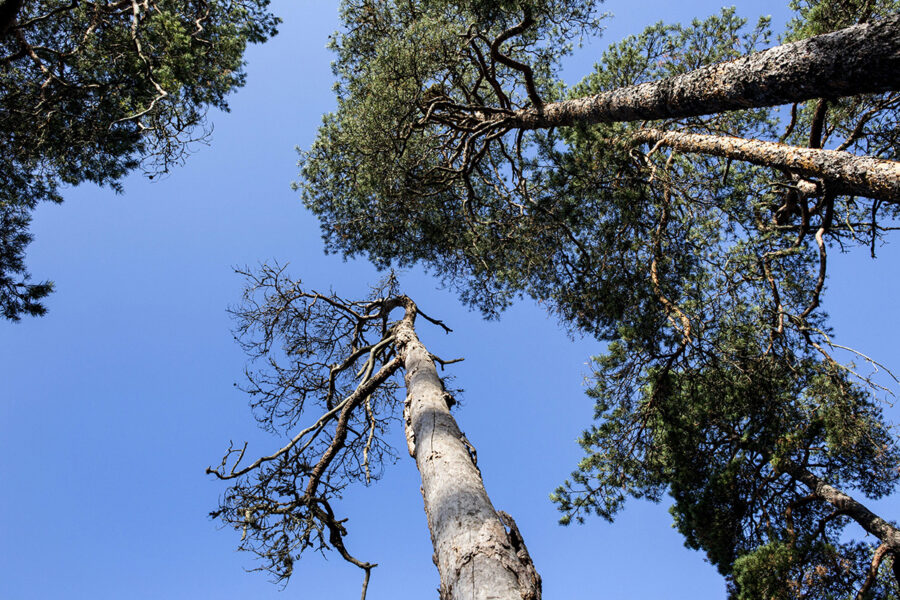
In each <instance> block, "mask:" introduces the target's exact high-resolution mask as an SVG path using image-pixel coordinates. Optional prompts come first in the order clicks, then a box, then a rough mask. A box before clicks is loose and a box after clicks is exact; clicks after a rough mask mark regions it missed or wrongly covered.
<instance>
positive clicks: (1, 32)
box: [0, 0, 25, 36]
mask: <svg viewBox="0 0 900 600" xmlns="http://www.w3.org/2000/svg"><path fill="white" fill-rule="evenodd" d="M24 3H25V2H24V0H0V36H5V35H6V34H7V32H8V31H9V30H10V29H12V26H13V25H15V24H16V17H18V16H19V11H20V10H22V5H23V4H24Z"/></svg>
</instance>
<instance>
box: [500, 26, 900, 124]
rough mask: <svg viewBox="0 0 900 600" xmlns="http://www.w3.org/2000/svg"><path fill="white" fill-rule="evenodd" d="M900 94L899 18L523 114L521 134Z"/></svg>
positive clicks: (519, 119) (515, 120)
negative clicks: (815, 101)
mask: <svg viewBox="0 0 900 600" xmlns="http://www.w3.org/2000/svg"><path fill="white" fill-rule="evenodd" d="M898 88H900V14H894V15H891V16H889V17H886V18H884V19H881V20H879V21H875V22H872V23H866V24H863V25H855V26H853V27H848V28H846V29H841V30H839V31H835V32H833V33H827V34H824V35H819V36H815V37H812V38H808V39H805V40H801V41H798V42H792V43H790V44H782V45H781V46H775V47H774V48H769V49H768V50H764V51H762V52H757V53H755V54H750V55H748V56H744V57H741V58H737V59H735V60H731V61H727V62H723V63H718V64H714V65H710V66H707V67H703V68H701V69H697V70H695V71H691V72H689V73H685V74H684V75H679V76H677V77H671V78H668V79H663V80H660V81H652V82H647V83H642V84H639V85H633V86H628V87H623V88H619V89H616V90H611V91H608V92H603V93H601V94H597V95H595V96H588V97H585V98H577V99H573V100H566V101H563V102H554V103H550V104H546V105H544V106H543V108H542V109H535V108H529V109H523V110H520V111H518V112H517V113H516V114H515V116H514V117H513V118H511V119H510V120H509V122H508V124H509V125H510V126H512V127H518V128H523V129H538V128H548V127H561V126H571V125H589V124H592V123H609V122H616V121H640V120H645V119H646V120H652V119H668V118H680V117H691V116H698V115H707V114H713V113H719V112H723V111H728V110H738V109H744V108H751V107H762V106H777V105H779V104H788V103H792V102H800V101H803V100H809V99H812V98H823V97H841V96H847V95H857V94H870V93H878V92H884V91H889V90H896V89H898Z"/></svg>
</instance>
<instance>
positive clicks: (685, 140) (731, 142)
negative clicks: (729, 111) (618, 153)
mask: <svg viewBox="0 0 900 600" xmlns="http://www.w3.org/2000/svg"><path fill="white" fill-rule="evenodd" d="M635 139H636V140H637V141H638V142H647V143H650V144H655V143H659V144H662V145H664V146H668V147H670V148H673V149H675V150H678V151H679V152H697V153H701V154H711V155H713V156H722V157H725V158H731V159H734V160H742V161H747V162H750V163H753V164H757V165H763V166H767V167H779V168H782V169H786V170H788V171H791V172H793V173H797V174H798V175H800V176H802V177H818V178H820V179H823V180H825V181H827V182H830V183H831V184H833V186H835V187H836V188H837V189H835V190H834V191H836V192H839V193H843V194H851V195H854V196H865V197H866V198H877V199H880V200H884V201H886V202H893V203H900V162H895V161H892V160H883V159H879V158H872V157H870V156H857V155H855V154H851V153H849V152H838V151H836V150H821V149H818V148H798V147H795V146H788V145H786V144H779V143H776V142H763V141H760V140H748V139H744V138H736V137H728V136H717V135H703V134H697V133H679V132H675V131H660V130H658V129H644V130H641V131H640V132H639V133H638V134H637V135H636V136H635Z"/></svg>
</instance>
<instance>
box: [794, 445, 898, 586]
mask: <svg viewBox="0 0 900 600" xmlns="http://www.w3.org/2000/svg"><path fill="white" fill-rule="evenodd" d="M778 466H779V468H780V469H781V470H782V471H784V472H785V473H787V474H788V475H790V476H791V477H793V478H794V479H796V480H797V481H800V482H801V483H803V484H804V485H805V486H806V487H808V488H809V489H810V490H811V491H812V493H814V494H815V495H816V496H817V497H818V498H820V499H822V500H824V501H825V502H828V503H829V504H831V505H832V506H834V507H835V508H836V509H837V510H839V511H841V512H842V513H844V514H845V515H847V516H848V517H850V518H851V519H853V520H854V521H856V522H857V523H858V524H859V525H860V526H861V527H862V528H863V529H865V530H866V531H867V532H869V533H871V534H872V535H874V536H875V537H877V538H878V539H879V540H881V541H882V543H884V544H885V545H886V546H887V547H888V548H889V549H890V550H892V551H894V552H897V551H900V530H898V529H897V528H896V527H894V526H893V525H891V524H890V523H888V522H887V521H885V520H884V519H882V518H881V517H879V516H878V515H876V514H875V513H873V512H872V511H870V510H869V509H868V508H866V507H865V506H864V505H862V504H861V503H859V502H857V501H856V500H855V499H854V498H852V497H851V496H848V495H847V494H845V493H844V492H842V491H840V490H839V489H837V488H835V487H832V486H831V485H829V484H827V483H825V481H823V480H822V479H820V478H819V477H817V476H816V475H814V474H813V473H810V472H809V471H808V470H806V469H804V468H803V467H801V466H800V465H798V464H797V463H795V462H792V461H789V460H786V459H780V460H779V461H778ZM898 581H900V580H898Z"/></svg>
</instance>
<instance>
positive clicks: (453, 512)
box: [397, 315, 540, 600]
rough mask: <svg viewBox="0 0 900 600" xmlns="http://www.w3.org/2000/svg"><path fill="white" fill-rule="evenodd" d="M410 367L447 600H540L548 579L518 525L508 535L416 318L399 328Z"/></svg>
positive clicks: (413, 425)
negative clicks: (538, 569) (418, 331)
mask: <svg viewBox="0 0 900 600" xmlns="http://www.w3.org/2000/svg"><path fill="white" fill-rule="evenodd" d="M397 344H398V347H399V348H400V351H401V354H402V356H403V357H404V359H405V367H406V386H407V399H406V411H405V412H406V428H407V439H408V441H409V449H410V454H412V455H413V456H414V457H415V459H416V464H417V466H418V468H419V472H420V473H421V475H422V495H423V496H424V499H425V513H426V515H427V518H428V528H429V529H430V530H431V540H432V543H433V544H434V561H435V564H436V565H437V567H438V571H439V572H440V575H441V589H440V595H441V599H442V600H451V599H453V600H463V599H465V600H489V599H491V600H526V599H527V600H539V599H540V578H539V577H538V576H537V573H536V572H535V570H534V567H533V565H532V564H531V561H530V559H529V558H528V554H527V551H525V549H524V546H523V545H522V544H521V543H520V541H519V540H518V536H517V535H516V534H515V533H516V531H517V530H515V525H513V524H512V523H510V530H511V531H510V532H507V529H506V527H505V526H504V523H503V521H502V520H501V517H500V515H499V514H498V513H497V511H496V510H495V509H494V507H493V505H492V504H491V501H490V499H489V498H488V495H487V492H486V491H485V489H484V483H483V482H482V480H481V473H480V472H479V470H478V468H477V467H476V465H475V463H474V460H473V456H472V455H470V453H469V449H468V448H470V446H469V445H468V443H467V441H466V440H465V437H464V436H463V434H462V432H460V430H459V427H458V426H457V424H456V421H455V419H454V418H453V415H451V414H450V410H449V408H448V403H447V395H446V392H445V391H444V386H443V384H442V383H441V380H440V378H439V377H438V374H437V370H436V369H435V366H434V361H433V360H432V358H431V356H430V355H429V353H428V351H427V350H426V349H425V347H424V346H423V345H422V343H421V342H420V341H419V339H418V338H417V337H416V334H415V331H414V330H413V327H412V321H411V319H409V315H407V318H405V319H404V320H403V321H401V323H400V325H399V326H398V328H397Z"/></svg>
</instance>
